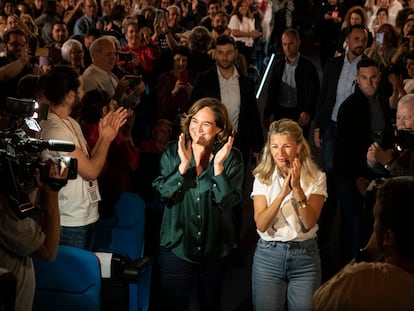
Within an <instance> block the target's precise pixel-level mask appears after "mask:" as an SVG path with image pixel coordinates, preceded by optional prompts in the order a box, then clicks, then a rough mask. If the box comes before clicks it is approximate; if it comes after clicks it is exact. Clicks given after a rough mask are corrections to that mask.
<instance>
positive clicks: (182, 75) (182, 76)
mask: <svg viewBox="0 0 414 311" xmlns="http://www.w3.org/2000/svg"><path fill="white" fill-rule="evenodd" d="M189 77H190V73H189V71H188V70H183V71H181V73H180V81H183V82H184V83H188V80H189Z"/></svg>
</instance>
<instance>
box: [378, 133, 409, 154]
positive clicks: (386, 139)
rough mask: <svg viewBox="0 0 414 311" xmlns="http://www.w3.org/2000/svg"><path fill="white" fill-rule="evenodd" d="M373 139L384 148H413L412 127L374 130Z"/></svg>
mask: <svg viewBox="0 0 414 311" xmlns="http://www.w3.org/2000/svg"><path fill="white" fill-rule="evenodd" d="M374 141H375V142H377V143H378V144H379V145H380V146H381V148H382V149H384V150H388V149H397V150H399V151H400V150H404V149H413V150H414V129H405V130H384V131H380V132H375V133H374Z"/></svg>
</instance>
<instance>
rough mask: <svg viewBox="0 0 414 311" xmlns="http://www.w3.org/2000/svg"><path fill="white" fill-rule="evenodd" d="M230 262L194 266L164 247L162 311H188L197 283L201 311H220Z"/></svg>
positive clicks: (223, 261)
mask: <svg viewBox="0 0 414 311" xmlns="http://www.w3.org/2000/svg"><path fill="white" fill-rule="evenodd" d="M226 258H227V257H225V258H221V259H218V260H216V261H213V262H209V263H205V264H194V263H191V262H188V261H185V260H183V259H181V258H179V257H177V256H176V255H174V253H173V252H171V251H170V250H169V249H167V248H165V247H160V256H159V260H160V270H161V300H162V302H161V303H162V304H163V308H162V310H183V311H186V310H188V306H189V304H190V298H191V293H192V288H193V287H194V281H196V283H195V285H196V286H197V291H198V296H197V298H198V304H199V306H200V310H202V311H203V310H205V311H211V310H214V311H216V310H217V311H220V310H221V293H222V285H223V279H224V273H225V270H226V269H225V268H226V265H227V260H226Z"/></svg>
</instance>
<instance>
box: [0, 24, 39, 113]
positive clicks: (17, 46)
mask: <svg viewBox="0 0 414 311" xmlns="http://www.w3.org/2000/svg"><path fill="white" fill-rule="evenodd" d="M3 42H4V45H5V49H6V51H5V52H6V56H3V57H0V110H2V109H3V107H4V102H5V99H6V97H8V96H12V97H13V96H14V97H15V96H16V86H17V83H18V82H19V80H20V78H22V77H23V76H25V75H26V74H40V69H39V67H38V66H37V65H33V64H31V59H32V56H31V55H30V49H29V46H28V44H27V40H26V36H25V34H24V32H23V31H22V30H20V29H13V30H9V31H7V32H5V33H4V35H3Z"/></svg>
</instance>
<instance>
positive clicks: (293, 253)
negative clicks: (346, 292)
mask: <svg viewBox="0 0 414 311" xmlns="http://www.w3.org/2000/svg"><path fill="white" fill-rule="evenodd" d="M252 270H253V271H252V290H253V291H252V295H253V306H254V310H255V311H270V310H271V311H279V310H280V311H285V310H291V311H306V310H309V311H310V310H312V296H313V293H314V292H315V290H316V289H317V288H318V287H319V286H320V283H321V267H320V259H319V249H318V243H317V239H316V238H315V239H310V240H306V241H303V242H287V243H283V242H275V241H273V242H268V241H265V240H262V239H259V241H258V242H257V246H256V251H255V253H254V257H253V269H252ZM286 304H287V309H286Z"/></svg>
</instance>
